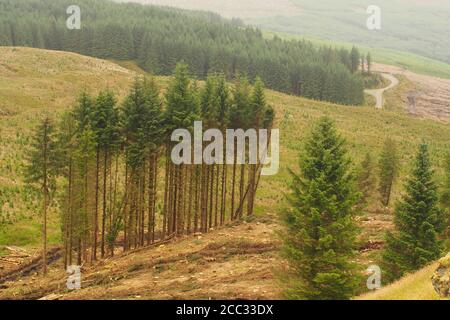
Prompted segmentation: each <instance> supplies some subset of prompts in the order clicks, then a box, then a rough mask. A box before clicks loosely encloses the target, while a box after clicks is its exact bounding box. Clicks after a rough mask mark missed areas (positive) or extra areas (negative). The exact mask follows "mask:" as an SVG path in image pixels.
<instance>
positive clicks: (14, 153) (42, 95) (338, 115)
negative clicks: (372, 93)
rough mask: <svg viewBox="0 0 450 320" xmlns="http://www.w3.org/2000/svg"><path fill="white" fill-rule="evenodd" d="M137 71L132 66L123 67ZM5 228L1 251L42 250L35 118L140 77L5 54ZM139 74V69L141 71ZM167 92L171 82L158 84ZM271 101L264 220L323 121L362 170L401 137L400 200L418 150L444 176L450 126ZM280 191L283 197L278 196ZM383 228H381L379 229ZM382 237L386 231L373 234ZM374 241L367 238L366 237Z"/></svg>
mask: <svg viewBox="0 0 450 320" xmlns="http://www.w3.org/2000/svg"><path fill="white" fill-rule="evenodd" d="M123 65H124V66H126V67H129V68H132V69H135V67H134V66H133V65H132V64H130V63H127V62H126V63H124V64H123ZM0 68H1V72H0V74H1V76H0V96H1V97H2V99H1V100H0V101H1V102H0V110H2V111H3V113H2V115H1V116H0V131H1V132H2V135H1V140H0V143H1V146H2V149H1V150H2V152H1V154H0V162H1V163H2V164H4V165H2V168H1V169H0V201H1V206H0V216H2V217H5V220H6V223H3V224H1V225H0V247H1V245H20V246H37V245H39V241H40V219H39V214H40V204H39V202H38V201H37V198H36V194H34V193H33V192H32V191H31V190H30V189H29V188H27V187H26V185H25V184H24V182H23V179H22V175H23V172H22V171H23V164H24V159H23V157H24V150H25V148H27V147H28V145H29V136H30V129H31V128H32V127H33V126H34V125H35V116H36V114H38V113H39V112H41V111H43V110H46V109H48V110H50V112H52V113H53V112H59V111H61V110H63V109H65V108H67V107H69V106H71V105H73V104H74V102H75V99H76V97H77V95H78V94H79V92H80V91H81V90H82V89H83V88H89V89H90V90H91V91H98V90H100V89H102V88H105V87H109V88H110V89H112V90H113V91H115V92H116V93H117V94H118V95H119V97H120V96H123V95H124V93H125V92H126V90H128V88H129V85H130V84H131V82H132V79H133V77H134V73H133V72H131V71H129V70H127V69H125V68H123V67H120V66H118V65H116V64H113V63H112V62H107V61H102V60H98V59H93V58H88V57H83V56H80V55H77V54H72V53H63V52H54V51H45V50H39V49H28V48H27V49H26V48H0ZM135 70H138V69H135ZM157 79H158V81H159V82H160V84H161V86H162V87H165V86H166V83H167V78H157ZM267 98H268V102H269V103H270V104H271V105H273V106H274V108H275V110H276V114H277V120H276V127H278V128H279V129H280V133H281V141H280V146H281V155H280V160H281V169H280V172H279V174H278V175H275V176H272V177H263V178H262V179H261V185H260V189H259V192H258V195H257V206H256V211H257V213H258V214H259V215H266V214H276V213H278V212H279V211H280V210H282V208H283V206H284V201H283V192H285V191H287V182H288V181H289V179H290V177H289V174H288V171H287V168H293V169H297V157H298V154H299V152H301V150H300V146H301V145H302V139H303V138H304V137H305V134H306V133H307V131H308V130H309V128H310V125H311V124H312V123H313V122H314V121H315V120H317V119H318V118H319V117H321V116H323V115H329V116H331V117H332V118H334V119H335V120H336V123H337V127H338V129H339V131H340V132H341V133H342V135H343V136H344V137H345V138H346V139H347V141H348V149H349V151H350V154H351V156H352V159H353V160H354V163H355V165H357V164H358V163H359V162H360V161H361V160H362V158H363V157H364V155H365V153H366V152H371V153H372V154H373V155H374V156H377V155H378V153H379V152H380V149H381V146H382V144H383V141H384V139H385V138H386V136H388V135H389V136H390V137H392V138H394V139H395V140H396V141H397V142H398V145H399V149H400V155H401V164H402V165H401V177H400V178H401V179H399V181H398V182H397V184H396V186H395V189H394V198H396V197H398V195H399V194H400V192H401V191H402V183H401V182H400V181H401V180H402V179H403V178H404V177H405V175H406V173H407V172H408V169H409V164H410V162H411V160H412V159H413V156H414V153H415V151H416V147H417V145H418V144H419V143H420V141H421V140H422V139H425V140H426V141H428V142H429V143H430V149H431V155H432V160H433V162H434V164H435V165H436V169H437V170H436V172H437V177H438V178H439V177H441V176H442V175H443V171H442V168H441V164H442V162H443V157H444V153H445V151H447V150H450V139H449V137H450V127H449V126H448V125H445V124H441V123H437V122H434V121H431V120H423V119H414V118H411V117H408V116H406V115H403V114H399V113H395V112H390V111H380V110H374V109H372V108H369V107H358V106H353V107H351V106H347V107H345V106H340V105H334V104H329V103H323V102H317V101H312V100H307V99H302V98H298V97H294V96H289V95H285V94H281V93H278V92H274V91H267ZM274 190H276V192H274ZM58 219H59V218H58V215H57V212H52V213H51V223H50V235H51V236H50V240H51V242H52V243H57V242H58V241H59V225H58ZM376 230H378V229H376ZM370 234H371V237H372V236H373V237H376V238H377V239H379V238H382V234H383V230H378V231H376V232H372V233H370ZM365 240H368V239H365Z"/></svg>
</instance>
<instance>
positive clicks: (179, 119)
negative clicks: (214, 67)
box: [165, 63, 200, 134]
mask: <svg viewBox="0 0 450 320" xmlns="http://www.w3.org/2000/svg"><path fill="white" fill-rule="evenodd" d="M166 105H167V107H166V112H165V122H166V126H167V127H166V129H167V133H168V134H171V133H172V131H173V130H175V129H180V128H185V129H190V128H192V126H193V123H194V121H195V120H197V119H198V118H199V114H200V111H199V104H198V98H197V89H196V87H195V86H194V85H193V84H192V80H191V79H190V78H189V73H188V66H187V65H186V64H183V63H180V64H178V65H177V67H176V68H175V76H174V78H173V80H172V81H171V83H170V84H169V88H168V90H167V92H166Z"/></svg>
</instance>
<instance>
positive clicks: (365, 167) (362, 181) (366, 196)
mask: <svg viewBox="0 0 450 320" xmlns="http://www.w3.org/2000/svg"><path fill="white" fill-rule="evenodd" d="M359 170H360V171H359V175H358V190H359V192H361V198H360V204H361V206H365V205H367V204H368V202H369V200H370V198H371V196H372V195H373V190H374V189H375V184H376V181H375V175H374V171H375V164H374V162H373V158H372V155H371V154H370V153H366V156H365V158H364V160H363V161H362V162H361V165H360V169H359Z"/></svg>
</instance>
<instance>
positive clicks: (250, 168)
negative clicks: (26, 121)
mask: <svg viewBox="0 0 450 320" xmlns="http://www.w3.org/2000/svg"><path fill="white" fill-rule="evenodd" d="M273 118H274V113H273V109H272V108H271V107H270V106H268V105H267V103H266V100H265V95H264V86H263V83H262V81H261V80H259V79H257V80H256V82H255V85H254V87H252V86H250V85H249V82H248V80H247V79H246V78H244V77H238V80H237V81H236V83H235V85H234V86H233V87H232V88H230V86H229V85H228V84H227V82H226V80H225V76H224V75H221V74H215V75H210V76H208V78H207V81H206V83H205V85H204V86H203V87H202V88H199V87H198V86H197V83H196V82H195V81H193V80H192V79H191V78H190V77H189V73H188V67H187V65H185V64H179V65H178V66H177V68H176V71H175V75H174V78H173V79H172V80H171V83H170V84H169V87H168V89H167V91H166V93H165V94H164V98H162V95H161V91H160V90H159V89H158V87H157V85H156V84H155V82H154V81H153V80H152V79H141V78H137V79H136V80H135V83H134V85H133V87H132V88H131V90H130V92H129V94H128V96H127V97H126V98H125V100H124V101H123V102H121V103H118V101H117V100H116V97H115V96H114V94H113V93H111V92H109V91H103V92H100V93H99V94H98V95H97V96H96V97H93V96H90V95H88V94H87V93H83V94H81V96H80V98H79V100H78V103H77V105H76V107H74V108H73V109H71V110H70V111H68V112H66V113H65V114H63V115H62V117H61V119H60V120H59V121H54V120H52V119H50V117H48V116H45V117H44V118H43V120H42V123H41V124H40V125H39V127H38V128H37V130H36V134H35V138H34V143H33V148H32V149H31V150H30V157H29V166H28V170H27V177H28V181H29V182H31V183H33V185H35V186H38V187H40V188H41V189H42V190H43V198H44V201H43V209H44V210H43V211H44V222H46V215H47V209H48V207H49V206H50V205H53V206H55V207H57V209H58V211H59V212H61V228H62V235H63V237H62V238H63V242H64V247H65V264H66V265H72V264H73V263H77V264H78V265H81V264H82V263H83V262H91V261H95V260H97V259H98V258H99V257H102V258H103V257H105V256H112V255H114V253H115V252H116V251H117V250H119V247H120V248H122V250H123V251H127V250H130V249H134V248H138V247H142V246H148V245H152V244H155V243H157V242H159V243H160V242H161V241H164V240H167V239H170V238H172V237H174V236H180V235H186V234H192V233H200V232H201V233H205V232H208V231H209V230H210V229H211V228H217V227H219V226H222V225H224V224H225V223H227V222H229V221H234V220H237V219H241V218H242V217H243V216H245V215H247V216H251V215H252V214H253V210H254V199H255V195H256V189H257V187H258V182H259V176H260V174H261V169H262V166H261V164H248V154H247V155H245V154H244V155H243V156H244V158H245V157H247V160H246V164H237V163H236V161H235V162H234V164H233V165H227V164H220V163H217V162H216V163H213V164H206V163H203V164H175V163H174V162H173V161H172V160H171V152H172V150H174V146H175V145H176V144H177V142H173V141H172V139H171V135H172V132H173V131H174V130H175V129H181V128H185V129H188V130H190V131H191V132H192V130H193V123H194V121H196V120H201V121H203V130H207V129H209V128H217V129H219V130H221V131H222V132H223V133H224V135H225V130H226V129H227V128H236V129H237V128H239V129H244V130H246V129H247V128H253V129H263V128H265V129H270V128H271V126H272V122H273ZM234 143H235V144H236V143H237V141H234ZM240 156H241V154H238V152H237V149H235V154H234V157H235V159H236V158H237V157H240ZM215 157H217V158H220V156H219V155H218V154H215ZM222 157H225V153H223V155H222ZM221 163H224V162H221ZM57 190H59V192H58V191H57ZM44 230H46V228H45V226H44ZM46 243H47V240H46V236H44V257H45V256H46V255H45V252H46ZM44 265H46V263H44Z"/></svg>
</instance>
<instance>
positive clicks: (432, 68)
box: [263, 30, 450, 79]
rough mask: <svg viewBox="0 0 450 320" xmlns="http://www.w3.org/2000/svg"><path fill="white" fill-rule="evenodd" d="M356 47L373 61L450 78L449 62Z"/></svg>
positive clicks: (298, 37)
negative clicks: (370, 56)
mask: <svg viewBox="0 0 450 320" xmlns="http://www.w3.org/2000/svg"><path fill="white" fill-rule="evenodd" d="M263 34H264V35H265V36H266V37H268V38H272V37H273V36H278V37H280V38H282V39H287V40H291V39H295V40H303V39H304V40H307V41H311V42H312V43H313V45H315V46H331V47H338V48H347V49H351V48H352V47H353V46H354V45H355V43H351V42H346V41H338V40H326V39H323V38H318V37H312V36H304V35H298V34H294V33H286V32H275V31H269V30H264V31H263ZM357 47H358V49H359V50H360V51H361V52H362V53H363V54H364V55H366V54H367V53H368V52H370V54H371V55H372V59H373V60H374V61H375V62H378V63H383V64H388V65H393V66H397V67H400V68H405V69H408V70H410V71H413V72H415V73H419V74H424V75H429V76H435V77H440V78H446V79H450V64H448V63H445V62H442V61H439V60H435V59H431V58H427V57H424V56H421V55H417V54H414V53H410V52H406V51H400V50H394V49H386V48H380V47H370V46H367V45H362V44H357Z"/></svg>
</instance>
